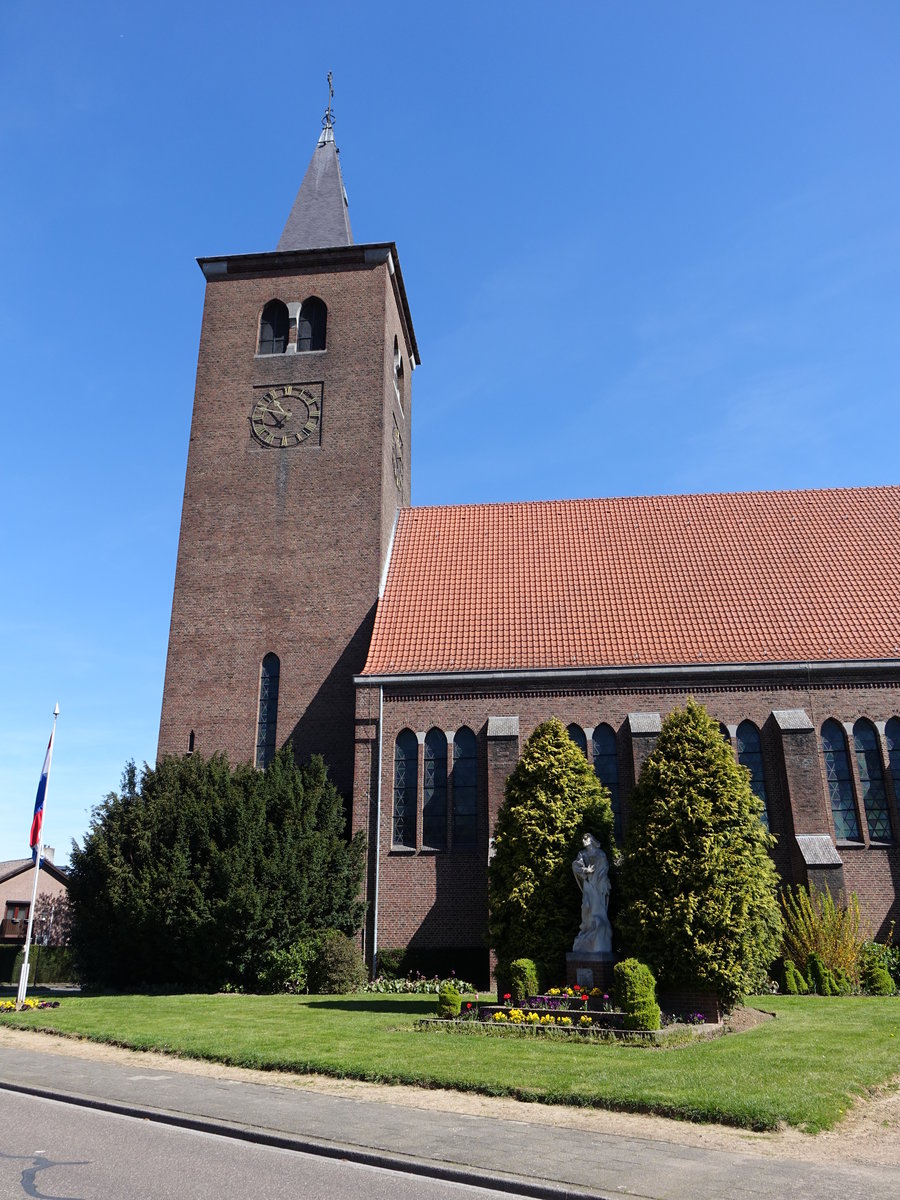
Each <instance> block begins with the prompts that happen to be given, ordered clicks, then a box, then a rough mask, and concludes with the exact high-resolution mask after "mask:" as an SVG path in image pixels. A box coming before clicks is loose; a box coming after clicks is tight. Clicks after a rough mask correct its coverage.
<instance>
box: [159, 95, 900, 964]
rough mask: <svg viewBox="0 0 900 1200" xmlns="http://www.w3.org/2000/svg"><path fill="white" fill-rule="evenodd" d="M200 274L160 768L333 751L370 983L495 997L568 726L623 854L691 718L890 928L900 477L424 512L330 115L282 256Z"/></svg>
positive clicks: (835, 882) (387, 325) (898, 792)
mask: <svg viewBox="0 0 900 1200" xmlns="http://www.w3.org/2000/svg"><path fill="white" fill-rule="evenodd" d="M200 267H201V269H202V271H203V274H204V276H205V279H206V299H205V306H204V312H203V324H202V330H201V337H200V350H199V360H198V367H197V384H196V394H195V399H194V411H193V418H192V423H191V433H190V448H189V454H188V464H187V476H186V482H185V494H184V507H183V513H182V521H181V533H180V540H179V549H178V561H177V568H176V577H175V592H174V599H173V605H172V623H171V631H170V638H169V651H168V661H167V666H166V678H165V688H164V695H163V705H162V719H161V724H160V737H159V753H160V754H161V755H162V754H166V753H169V754H184V753H190V752H193V751H198V752H200V753H202V754H205V755H208V754H211V753H213V752H214V751H226V752H227V754H228V756H229V758H230V759H231V761H232V762H254V763H255V764H256V765H257V766H259V767H265V766H266V764H267V763H268V762H269V760H270V759H271V757H272V755H273V754H274V752H275V749H276V748H277V747H278V746H281V745H283V744H285V743H286V742H290V743H292V745H293V746H294V749H295V752H296V753H297V755H298V757H299V758H301V759H303V758H305V757H308V756H309V755H310V754H313V753H319V754H321V755H322V756H323V757H324V758H325V760H326V762H327V763H328V766H329V769H330V772H331V776H332V778H333V779H334V781H335V783H336V784H337V787H338V788H339V790H340V791H341V792H342V793H343V795H344V796H345V798H346V801H347V804H348V809H350V810H351V811H352V825H353V829H354V831H355V830H357V829H362V830H364V831H365V832H366V835H367V838H368V866H367V874H366V881H365V892H366V900H367V901H368V908H367V914H368V915H367V923H366V928H365V930H364V949H365V953H366V957H367V959H368V960H369V962H371V961H372V960H373V958H374V957H375V955H376V954H377V953H378V951H379V950H382V949H386V948H389V947H390V948H395V947H401V946H403V947H409V948H410V949H411V950H412V951H414V952H416V951H417V952H419V954H420V959H421V960H422V961H424V959H425V958H426V957H427V956H428V955H431V956H432V961H433V962H435V964H438V963H441V964H447V965H448V966H449V965H453V966H455V968H456V970H457V972H458V973H459V974H461V975H466V976H468V977H469V978H474V979H475V980H476V981H477V982H479V983H485V982H486V975H487V964H488V952H487V944H486V929H487V864H488V860H489V855H490V846H491V833H492V829H493V826H494V821H495V819H496V814H497V810H498V807H499V805H500V803H501V801H502V799H503V791H504V784H505V781H506V778H507V776H508V775H509V773H510V771H511V770H512V768H513V766H514V765H515V763H516V760H517V758H518V756H519V754H520V752H521V749H522V745H523V743H524V740H525V739H526V738H527V737H528V736H529V734H530V733H531V732H532V730H533V729H534V728H535V726H536V725H538V724H539V723H540V722H541V721H543V720H545V719H546V718H547V717H549V716H557V717H559V718H560V719H561V720H562V721H563V722H564V723H565V724H566V725H567V726H568V728H569V733H570V735H571V737H572V738H573V740H574V741H575V742H576V743H577V744H578V745H579V746H580V748H581V750H582V751H583V753H584V754H585V755H586V756H587V758H588V761H589V762H590V763H591V764H592V765H593V768H594V770H595V771H596V773H597V775H598V776H599V777H600V779H601V780H602V781H603V783H605V784H606V786H607V787H608V788H609V790H610V793H611V795H612V798H613V806H614V809H615V813H616V825H617V836H618V837H619V838H620V839H621V835H622V831H623V830H624V828H625V827H626V826H627V822H628V797H629V793H630V792H631V790H632V788H633V787H634V783H635V780H636V778H637V776H638V774H639V772H640V768H641V764H642V763H643V761H644V759H645V758H646V756H647V755H648V754H649V753H650V752H651V751H652V749H653V746H654V743H655V739H656V735H657V734H658V732H659V730H660V726H661V722H662V720H663V718H664V717H665V715H666V714H667V713H668V712H669V711H670V710H671V709H672V708H674V707H676V706H681V705H683V704H684V702H685V700H686V699H687V697H688V696H693V697H694V698H695V699H696V700H698V701H699V702H701V703H702V704H704V705H705V706H706V708H707V709H708V711H709V712H710V713H711V714H712V715H713V716H714V717H715V719H716V720H717V721H719V723H720V727H721V731H722V736H723V738H725V739H727V740H728V742H729V743H730V744H731V746H732V748H733V750H734V753H735V755H736V756H737V758H738V760H739V761H740V762H741V763H743V764H744V765H745V766H747V767H748V769H749V770H750V774H751V777H752V785H753V788H754V791H755V792H756V793H757V795H758V796H759V797H760V799H761V800H762V802H763V806H764V810H765V820H766V821H767V823H768V826H769V828H770V830H771V831H772V833H773V834H775V835H776V838H777V844H776V847H775V850H774V852H773V853H774V859H775V863H776V866H777V868H778V870H779V872H780V873H781V876H782V878H783V879H784V880H785V881H788V882H798V883H799V882H808V881H809V882H813V883H815V884H817V885H818V886H820V887H823V886H828V887H830V888H832V889H833V890H835V891H837V890H842V891H844V892H851V891H853V892H856V893H857V894H858V895H859V898H860V901H861V903H862V905H863V907H864V909H865V910H866V911H867V913H868V914H869V916H870V918H871V920H872V922H873V926H874V929H875V930H876V932H877V933H878V934H879V935H881V936H883V935H885V934H886V933H887V930H888V928H889V925H890V922H891V920H896V919H898V918H900V901H898V897H900V845H898V836H900V623H898V614H900V570H898V566H897V549H896V548H897V545H898V542H900V487H883V488H849V489H835V490H821V491H788V492H752V493H746V494H725V495H696V496H644V497H635V498H624V499H586V500H570V501H560V500H553V501H543V502H540V501H539V502H531V503H508V504H473V505H449V506H441V507H428V508H415V507H411V506H410V471H411V458H410V445H411V416H412V391H411V384H412V375H413V371H414V368H415V367H416V366H417V365H418V364H419V351H418V346H417V344H416V337H415V332H414V330H413V325H412V317H411V314H410V308H409V303H408V301H407V296H406V290H405V287H404V283H403V275H402V272H401V270H400V260H399V257H398V254H397V248H396V246H395V245H394V243H393V242H378V243H372V244H366V245H357V244H355V243H354V241H353V237H352V234H351V229H350V220H349V211H348V205H347V197H346V192H345V190H344V185H343V180H342V175H341V166H340V160H339V156H338V150H337V147H336V145H335V141H334V130H333V122H332V117H331V110H330V108H329V110H328V113H327V114H326V117H325V121H324V122H323V130H322V134H321V136H320V137H319V140H318V143H317V145H316V147H315V150H314V152H313V156H312V160H311V162H310V164H309V168H308V170H307V172H306V175H305V176H304V179H303V182H302V184H301V187H300V190H299V192H298V194H297V197H296V200H295V202H294V205H293V208H292V209H291V211H290V214H289V216H288V220H287V224H286V225H285V227H284V231H283V233H282V235H281V239H280V241H279V242H278V245H277V247H276V249H275V250H273V251H268V252H261V253H253V254H242V255H230V256H227V257H220V258H203V259H200ZM435 969H438V968H437V966H436V968H435Z"/></svg>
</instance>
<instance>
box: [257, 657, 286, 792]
mask: <svg viewBox="0 0 900 1200" xmlns="http://www.w3.org/2000/svg"><path fill="white" fill-rule="evenodd" d="M280 675H281V662H280V660H279V658H278V655H277V654H267V655H266V657H265V658H264V659H263V660H262V667H261V669H260V672H259V715H258V718H257V723H256V765H257V766H258V767H260V768H261V769H263V770H265V768H266V767H267V766H268V765H269V763H270V762H271V761H272V759H273V758H274V756H275V745H276V742H275V734H276V728H277V724H278V680H279V677H280Z"/></svg>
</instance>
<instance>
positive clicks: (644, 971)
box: [613, 958, 661, 1029]
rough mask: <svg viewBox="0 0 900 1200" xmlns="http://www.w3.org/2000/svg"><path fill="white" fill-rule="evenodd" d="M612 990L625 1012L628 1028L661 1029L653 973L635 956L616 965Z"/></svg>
mask: <svg viewBox="0 0 900 1200" xmlns="http://www.w3.org/2000/svg"><path fill="white" fill-rule="evenodd" d="M613 993H614V995H615V999H616V1003H617V1004H618V1006H619V1008H621V1010H622V1012H623V1013H624V1014H625V1028H626V1029H659V1027H660V1017H661V1014H660V1011H659V1005H658V1004H657V1003H656V980H655V979H654V978H653V972H652V971H651V970H650V968H649V967H648V966H646V965H645V964H644V963H642V962H638V960H637V959H636V958H626V959H623V961H622V962H619V963H616V965H615V967H613Z"/></svg>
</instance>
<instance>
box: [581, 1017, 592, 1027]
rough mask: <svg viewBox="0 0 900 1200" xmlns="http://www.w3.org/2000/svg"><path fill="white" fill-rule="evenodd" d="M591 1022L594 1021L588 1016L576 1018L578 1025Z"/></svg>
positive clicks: (590, 1023)
mask: <svg viewBox="0 0 900 1200" xmlns="http://www.w3.org/2000/svg"><path fill="white" fill-rule="evenodd" d="M593 1023H594V1022H593V1021H592V1020H591V1018H590V1017H579V1018H578V1024H579V1025H593Z"/></svg>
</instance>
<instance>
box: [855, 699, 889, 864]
mask: <svg viewBox="0 0 900 1200" xmlns="http://www.w3.org/2000/svg"><path fill="white" fill-rule="evenodd" d="M853 749H854V750H855V751H856V765H857V767H858V768H859V782H860V783H861V784H862V802H863V808H864V809H865V810H866V824H867V825H868V827H869V837H870V838H871V840H872V841H873V842H889V841H890V840H891V837H892V836H893V835H892V831H891V818H890V816H889V814H888V804H887V791H886V789H885V786H884V767H883V766H882V765H881V750H880V748H879V746H878V734H877V733H876V731H875V726H874V725H873V724H872V722H871V721H866V720H865V719H864V718H860V720H858V721H857V722H856V724H855V725H854V726H853Z"/></svg>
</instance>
